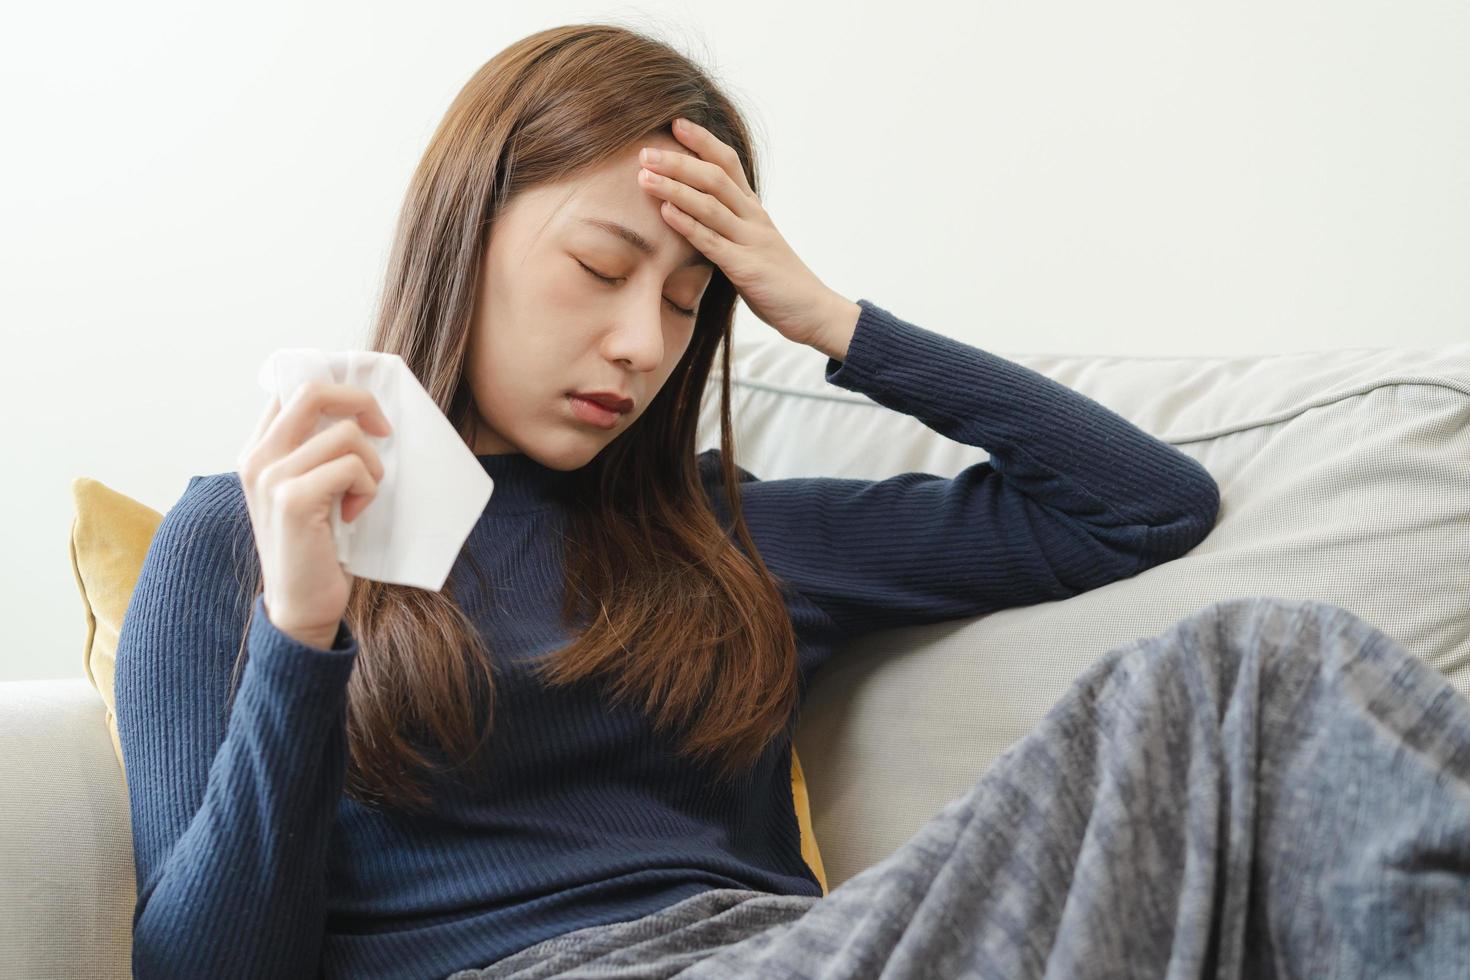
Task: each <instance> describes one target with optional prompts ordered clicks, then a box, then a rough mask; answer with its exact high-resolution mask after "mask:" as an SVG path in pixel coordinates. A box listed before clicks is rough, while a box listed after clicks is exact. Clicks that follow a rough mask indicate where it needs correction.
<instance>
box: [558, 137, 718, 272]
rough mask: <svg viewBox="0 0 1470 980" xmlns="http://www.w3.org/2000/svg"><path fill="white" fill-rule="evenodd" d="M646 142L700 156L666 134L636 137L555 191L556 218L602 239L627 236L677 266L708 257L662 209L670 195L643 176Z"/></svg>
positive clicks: (640, 247)
mask: <svg viewBox="0 0 1470 980" xmlns="http://www.w3.org/2000/svg"><path fill="white" fill-rule="evenodd" d="M645 146H651V147H653V148H654V149H657V150H661V151H665V152H674V153H682V154H684V155H686V156H689V157H695V154H694V153H693V152H692V151H691V150H690V149H689V148H688V147H685V146H683V145H682V144H680V143H679V142H678V140H675V139H673V138H671V137H669V136H667V135H665V134H663V133H653V134H650V135H648V136H647V137H645V138H643V139H641V140H635V141H634V142H632V143H630V144H628V146H626V147H624V148H623V149H622V150H620V151H619V152H618V153H616V154H615V155H614V156H612V157H611V158H609V159H608V160H606V161H604V162H602V163H601V164H599V165H598V166H596V167H594V168H593V169H592V170H589V171H587V172H585V173H583V174H580V175H578V176H577V177H574V178H572V179H570V180H568V181H567V182H566V186H564V187H562V188H561V189H560V190H559V191H558V192H556V193H555V197H556V203H555V204H554V205H553V208H554V212H553V219H554V222H555V223H556V224H558V225H560V226H561V227H563V228H565V229H568V230H571V231H575V232H576V233H577V234H583V233H585V234H587V235H589V236H592V238H594V239H597V240H601V239H605V240H606V241H607V242H609V243H616V242H617V241H618V240H620V239H621V240H622V241H624V242H627V243H628V244H629V245H632V246H633V247H634V248H636V249H637V250H638V251H639V252H640V253H642V254H644V255H649V256H655V255H656V256H657V257H658V258H660V259H663V258H664V257H665V256H668V255H674V256H676V257H677V259H678V261H677V263H676V264H677V265H683V264H685V262H686V260H691V261H693V260H698V259H702V258H703V257H702V256H701V255H700V254H699V252H698V251H697V250H695V249H694V248H693V247H692V246H691V245H690V244H689V240H688V239H687V238H685V237H684V236H683V235H681V234H679V232H677V231H676V230H674V229H673V228H672V227H670V226H669V224H668V222H667V221H665V220H664V218H663V214H662V212H661V210H660V206H661V205H662V203H663V201H664V198H662V197H659V196H657V195H655V194H653V193H651V192H650V191H648V190H647V189H646V188H645V187H644V186H643V184H642V182H640V181H639V179H638V172H639V171H640V170H642V169H643V163H642V161H641V160H640V159H639V153H640V151H641V150H642V148H643V147H645ZM615 226H622V227H621V228H617V227H615ZM704 263H705V264H708V260H704Z"/></svg>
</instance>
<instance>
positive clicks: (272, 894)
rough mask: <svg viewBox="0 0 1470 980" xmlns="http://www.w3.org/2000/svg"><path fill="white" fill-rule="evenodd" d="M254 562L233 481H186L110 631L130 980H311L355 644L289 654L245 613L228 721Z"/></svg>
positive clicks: (345, 637)
mask: <svg viewBox="0 0 1470 980" xmlns="http://www.w3.org/2000/svg"><path fill="white" fill-rule="evenodd" d="M258 561H259V559H258V556H257V555H256V553H255V550H254V540H253V536H252V534H251V529H250V521H249V515H248V512H247V511H246V508H245V503H244V495H243V492H242V490H241V488H240V484H239V478H238V476H236V475H235V474H233V473H229V474H218V475H214V476H209V477H197V476H196V477H193V478H192V479H191V480H190V482H189V485H188V487H187V488H186V489H185V491H184V494H183V496H182V497H181V498H180V499H179V501H178V502H177V503H175V504H174V506H173V507H172V508H171V509H170V510H169V511H168V513H167V514H166V515H165V516H164V519H163V523H162V524H161V525H160V526H159V528H158V531H157V532H156V534H155V535H154V538H153V541H152V543H151V545H150V546H149V549H148V554H147V557H146V558H145V560H144V563H143V568H142V571H141V573H140V576H139V579H138V583H137V586H136V588H135V589H134V592H133V595H132V598H131V600H130V603H129V605H128V610H127V613H126V615H125V616H124V618H123V626H122V632H121V635H120V636H119V639H118V649H117V674H116V678H117V679H116V685H117V706H118V734H119V737H120V740H121V743H122V750H123V759H124V768H125V771H126V776H127V789H128V801H129V806H130V809H131V815H132V826H133V846H134V864H135V868H136V871H137V904H136V906H135V908H134V914H133V970H134V976H136V977H138V978H140V980H151V978H154V977H183V976H190V977H199V976H210V977H307V976H316V975H317V972H318V961H319V959H320V955H321V946H322V939H323V935H324V931H325V929H324V922H325V901H326V859H327V848H328V843H329V833H330V830H331V827H332V821H333V819H334V816H335V813H336V806H337V802H338V799H339V796H340V793H341V789H342V786H343V782H344V778H345V772H346V759H347V755H346V688H347V681H348V678H349V676H350V674H351V671H352V668H353V664H354V663H355V661H356V656H357V644H356V641H355V639H354V638H353V637H352V635H351V633H350V631H349V630H348V629H347V626H346V623H345V621H344V623H343V624H342V625H341V626H340V627H339V629H338V633H337V637H336V640H335V641H334V643H333V646H332V648H331V649H329V650H321V649H317V648H315V647H311V646H307V645H304V644H301V643H299V642H297V641H296V640H294V639H292V638H291V637H289V636H287V635H286V634H285V633H282V632H281V631H280V630H278V629H276V628H275V626H274V625H273V624H272V623H271V622H270V620H269V619H268V617H267V616H266V614H265V608H264V603H263V601H262V600H261V598H260V597H256V598H255V599H254V602H253V606H254V618H253V619H252V620H251V622H250V633H249V636H248V639H247V649H248V651H249V656H248V658H247V660H246V663H245V666H244V668H243V669H242V673H241V677H240V683H239V689H238V690H237V692H236V695H235V701H234V703H233V705H232V706H230V705H227V697H228V690H229V681H230V672H231V669H232V667H233V665H234V661H235V656H236V652H237V651H238V649H239V647H240V639H241V636H242V634H243V631H244V628H245V623H246V613H247V612H248V611H249V609H250V606H251V603H250V602H249V600H248V596H250V594H251V592H252V591H253V590H252V589H251V588H250V587H251V586H252V585H253V582H254V577H255V574H256V572H257V570H258V567H259V566H258ZM247 573H248V574H247ZM227 709H228V710H227ZM227 716H228V717H227Z"/></svg>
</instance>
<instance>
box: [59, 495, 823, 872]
mask: <svg viewBox="0 0 1470 980" xmlns="http://www.w3.org/2000/svg"><path fill="white" fill-rule="evenodd" d="M71 492H72V497H73V499H74V500H75V502H76V508H77V514H76V517H75V519H73V521H72V526H71V542H70V550H71V567H72V572H73V574H75V575H76V579H77V587H78V588H79V589H80V590H81V593H82V606H83V609H84V610H85V612H86V616H87V638H86V642H85V643H84V645H83V647H82V667H83V669H84V670H85V671H86V674H87V680H89V681H91V682H92V686H93V687H95V688H96V689H97V693H99V694H101V695H102V700H103V701H104V702H105V703H106V705H107V730H108V732H109V733H110V734H111V735H112V749H113V751H114V752H116V753H117V763H118V765H119V766H122V765H123V753H122V742H121V741H120V740H119V739H118V737H117V714H116V710H117V703H116V701H115V700H114V697H113V691H112V681H113V677H114V674H115V668H116V664H117V638H118V634H119V633H120V632H121V630H122V621H123V614H124V613H126V612H127V610H128V600H129V599H130V598H131V597H132V595H133V588H134V586H136V585H137V584H138V575H139V573H140V572H142V570H143V559H144V558H145V557H147V555H148V545H149V544H150V543H151V542H152V541H153V535H154V534H155V533H156V532H157V531H158V525H160V524H162V523H163V515H162V514H160V513H159V512H158V511H156V510H154V509H153V508H152V507H149V506H148V505H147V504H142V503H139V502H138V501H136V500H134V499H133V498H131V497H128V496H125V495H123V494H120V493H118V492H117V491H116V490H113V489H111V488H110V487H107V486H105V485H104V484H102V483H99V482H98V481H96V480H93V479H90V478H89V477H85V476H80V477H77V478H76V479H75V480H73V481H72V484H71ZM123 775H124V778H126V776H127V773H126V772H124V774H123ZM791 799H792V802H793V803H794V804H795V806H796V819H797V823H798V824H799V825H800V826H801V856H802V858H803V859H804V860H805V861H806V863H807V865H808V866H810V867H811V869H812V873H813V874H815V875H816V877H817V881H819V882H821V885H822V894H823V895H826V894H827V873H826V871H825V870H824V869H823V867H822V855H821V854H820V853H819V852H818V851H817V839H816V835H815V834H813V833H812V815H811V805H810V803H809V802H808V800H807V795H806V777H805V776H804V775H803V774H802V771H801V760H800V759H798V758H797V756H796V746H794V745H793V746H792V747H791Z"/></svg>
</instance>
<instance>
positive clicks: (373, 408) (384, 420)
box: [241, 381, 393, 472]
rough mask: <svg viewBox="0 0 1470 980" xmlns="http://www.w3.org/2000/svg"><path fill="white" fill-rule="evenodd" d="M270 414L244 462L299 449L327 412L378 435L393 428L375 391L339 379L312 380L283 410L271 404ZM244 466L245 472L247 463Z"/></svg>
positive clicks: (263, 461)
mask: <svg viewBox="0 0 1470 980" xmlns="http://www.w3.org/2000/svg"><path fill="white" fill-rule="evenodd" d="M273 403H274V401H273ZM266 415H267V417H266V418H264V419H263V420H262V422H263V424H264V430H263V431H262V432H261V433H260V435H259V437H258V438H257V439H256V440H255V442H254V443H253V445H251V446H250V447H248V448H247V449H246V451H245V453H244V454H242V456H243V457H244V458H242V464H254V465H257V466H264V465H268V464H270V463H273V462H275V461H276V460H279V459H281V458H282V457H284V456H286V455H288V454H290V453H291V452H293V451H295V450H296V449H297V448H298V447H299V446H301V445H302V444H303V443H304V442H305V441H306V440H307V438H308V437H310V436H311V435H312V432H313V430H314V429H315V428H316V427H317V424H318V423H319V422H320V420H321V416H323V415H326V416H328V417H335V418H351V419H354V420H355V421H356V422H357V423H358V424H359V425H360V426H361V427H362V428H363V430H365V431H366V430H370V431H371V432H372V434H374V435H379V436H387V435H390V434H391V433H392V431H393V426H392V425H391V424H390V423H389V422H388V417H387V415H385V414H384V412H383V409H382V407H381V406H380V405H379V404H378V400H377V398H375V397H374V396H373V393H372V392H370V391H368V390H367V389H366V388H362V387H359V386H357V385H351V384H343V383H339V382H330V381H308V382H306V383H305V384H303V385H301V386H300V387H299V388H297V389H296V391H295V392H294V393H293V394H292V395H291V397H290V398H289V399H287V401H286V403H285V405H284V406H281V407H280V409H279V411H272V410H271V409H270V408H269V407H268V408H267V412H266ZM241 469H242V472H243V471H244V465H242V468H241Z"/></svg>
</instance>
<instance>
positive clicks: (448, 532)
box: [256, 347, 495, 592]
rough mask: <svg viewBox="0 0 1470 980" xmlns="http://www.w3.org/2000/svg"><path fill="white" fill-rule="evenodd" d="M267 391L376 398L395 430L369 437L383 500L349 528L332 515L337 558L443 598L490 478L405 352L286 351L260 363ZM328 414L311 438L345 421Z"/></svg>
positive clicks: (356, 570)
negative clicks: (327, 388) (343, 391)
mask: <svg viewBox="0 0 1470 980" xmlns="http://www.w3.org/2000/svg"><path fill="white" fill-rule="evenodd" d="M256 380H257V382H258V383H259V384H260V387H261V388H263V389H265V391H267V392H268V393H270V394H272V395H276V396H278V397H279V398H280V399H281V404H282V405H284V404H286V402H287V401H289V400H290V398H291V395H292V393H293V392H295V391H296V389H297V388H298V387H300V386H301V385H302V384H304V383H305V382H307V381H310V380H321V381H334V382H338V383H345V384H351V385H357V386H358V387H361V388H366V389H367V390H368V391H370V392H372V394H373V397H374V398H376V399H377V401H378V404H379V406H381V407H382V409H383V413H384V414H385V415H387V417H388V422H389V424H390V425H392V426H393V432H392V433H391V434H389V435H387V436H379V435H374V434H373V433H371V432H369V433H367V437H368V439H369V440H370V441H371V443H372V445H373V448H375V449H376V450H377V451H378V456H379V458H380V459H381V460H382V463H383V479H382V480H380V481H379V483H378V493H377V496H375V497H374V498H373V499H372V501H371V502H370V503H369V504H368V505H367V507H366V508H365V509H364V510H363V511H362V512H361V513H359V514H358V515H357V517H355V518H353V519H352V520H351V521H350V522H344V521H343V520H342V499H341V498H340V497H339V498H338V499H337V503H336V505H335V506H334V508H333V511H332V537H333V539H334V540H335V542H336V545H337V559H338V560H339V561H340V562H341V563H342V566H343V567H344V568H346V569H347V571H349V572H351V573H352V574H353V575H357V576H361V577H362V578H368V579H373V580H375V581H378V582H389V583H393V584H397V585H412V586H416V587H417V588H420V589H429V590H432V591H434V592H438V591H439V590H441V589H442V588H443V587H444V583H445V581H446V580H447V579H448V578H449V571H450V569H451V568H452V567H453V565H454V561H455V559H456V558H457V557H458V555H459V551H460V548H461V547H462V546H463V545H464V542H465V539H466V538H468V537H469V535H470V531H471V530H472V529H473V528H474V526H475V523H476V522H477V521H478V520H479V518H480V515H481V514H482V513H483V512H484V510H485V505H486V503H488V502H489V500H490V494H491V493H492V492H493V490H494V487H495V484H494V481H493V480H492V479H491V478H490V474H489V473H486V472H485V468H484V467H483V466H482V465H481V464H480V461H479V460H478V459H476V458H475V454H474V452H473V451H472V450H471V449H470V447H469V446H468V445H466V444H465V441H464V439H463V438H462V437H461V436H460V434H459V433H458V432H456V431H455V429H454V426H453V425H452V424H450V422H449V419H447V418H446V417H445V416H444V413H443V412H442V411H440V410H439V406H438V405H436V404H435V403H434V400H433V399H432V398H430V397H429V393H428V392H427V391H425V390H424V386H423V385H421V384H419V380H418V378H416V377H415V376H414V373H413V372H412V371H410V370H409V369H408V365H407V364H405V363H404V362H403V358H401V357H399V356H398V355H397V354H384V353H381V352H378V351H356V350H352V351H337V352H332V353H328V352H325V351H321V350H317V349H315V348H309V347H288V348H281V349H279V350H277V351H275V352H274V353H272V354H271V355H270V356H269V357H267V358H266V359H265V361H264V362H263V363H262V364H261V366H260V370H259V373H258V374H257V376H256ZM340 419H341V416H329V415H326V414H322V415H321V416H320V417H319V419H318V422H317V425H316V428H315V429H313V430H312V432H311V435H316V434H317V433H318V432H321V431H322V430H324V429H326V428H328V427H329V426H331V425H334V424H336V423H337V422H338V421H340Z"/></svg>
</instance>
